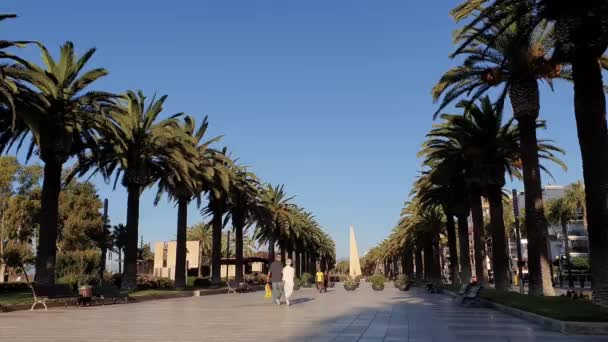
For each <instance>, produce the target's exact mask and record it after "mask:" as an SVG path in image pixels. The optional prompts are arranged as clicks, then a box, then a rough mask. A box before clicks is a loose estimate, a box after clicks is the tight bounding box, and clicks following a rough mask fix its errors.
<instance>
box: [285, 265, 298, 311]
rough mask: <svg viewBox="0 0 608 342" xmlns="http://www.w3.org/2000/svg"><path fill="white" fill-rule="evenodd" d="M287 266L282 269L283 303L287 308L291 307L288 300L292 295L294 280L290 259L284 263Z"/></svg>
mask: <svg viewBox="0 0 608 342" xmlns="http://www.w3.org/2000/svg"><path fill="white" fill-rule="evenodd" d="M285 263H286V264H287V266H285V267H284V268H283V290H284V292H285V303H286V304H287V306H289V305H291V303H290V302H289V299H290V298H291V295H292V294H293V280H294V278H295V269H294V268H293V267H291V263H292V261H291V259H287V261H285Z"/></svg>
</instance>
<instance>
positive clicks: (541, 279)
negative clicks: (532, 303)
mask: <svg viewBox="0 0 608 342" xmlns="http://www.w3.org/2000/svg"><path fill="white" fill-rule="evenodd" d="M510 99H511V105H512V107H513V116H514V117H515V118H516V119H517V122H518V125H519V140H520V154H521V161H522V169H523V181H524V190H525V206H526V229H527V231H528V270H529V272H530V273H529V278H530V283H529V294H531V295H537V296H540V295H547V296H552V295H555V291H554V290H553V284H552V283H551V263H550V260H549V256H548V249H547V235H548V231H547V229H548V228H547V220H546V218H545V210H544V206H543V191H542V183H541V177H540V164H539V161H538V141H537V137H536V119H537V118H538V114H539V112H540V104H539V99H540V95H539V91H538V82H537V81H536V79H535V78H531V79H523V80H515V81H514V82H513V84H512V86H511V91H510Z"/></svg>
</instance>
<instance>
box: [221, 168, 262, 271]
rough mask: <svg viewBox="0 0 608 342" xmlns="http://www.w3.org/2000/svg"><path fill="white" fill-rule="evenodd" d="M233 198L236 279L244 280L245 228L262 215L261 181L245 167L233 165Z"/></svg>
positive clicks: (231, 214)
mask: <svg viewBox="0 0 608 342" xmlns="http://www.w3.org/2000/svg"><path fill="white" fill-rule="evenodd" d="M233 173H234V179H233V182H232V189H231V199H230V204H229V208H228V212H229V215H230V217H231V220H232V226H233V227H234V235H235V253H236V254H235V256H236V262H235V268H236V274H235V279H236V281H243V248H244V240H243V238H244V231H245V228H246V227H247V226H249V225H251V224H253V223H254V222H257V220H259V217H260V210H261V209H260V193H259V181H258V180H257V177H256V176H255V174H253V173H251V172H249V171H248V170H247V169H246V168H245V167H242V166H238V165H235V166H234V167H233Z"/></svg>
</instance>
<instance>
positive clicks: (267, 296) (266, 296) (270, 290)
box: [264, 284, 272, 298]
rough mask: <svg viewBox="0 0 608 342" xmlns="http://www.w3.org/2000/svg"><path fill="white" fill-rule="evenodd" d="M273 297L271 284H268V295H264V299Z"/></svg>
mask: <svg viewBox="0 0 608 342" xmlns="http://www.w3.org/2000/svg"><path fill="white" fill-rule="evenodd" d="M270 297H272V289H271V288H270V284H266V293H265V294H264V298H270Z"/></svg>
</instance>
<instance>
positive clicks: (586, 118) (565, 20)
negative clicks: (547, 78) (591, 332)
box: [454, 0, 608, 305]
mask: <svg viewBox="0 0 608 342" xmlns="http://www.w3.org/2000/svg"><path fill="white" fill-rule="evenodd" d="M514 9H516V11H514ZM531 13H532V14H535V15H537V17H538V19H540V20H542V19H548V20H550V21H551V22H552V23H554V25H555V30H556V35H555V38H556V44H555V49H554V52H553V55H552V60H553V61H554V62H556V63H569V64H570V65H572V81H573V83H574V112H575V118H576V126H577V133H578V138H579V145H580V149H581V157H582V161H583V176H584V182H585V193H586V201H587V203H586V210H587V212H586V221H587V226H588V231H589V237H590V238H589V241H590V254H591V259H592V261H591V273H592V275H593V280H594V281H593V285H592V286H593V300H594V301H595V302H596V303H598V304H603V305H607V304H608V267H606V265H605V263H604V262H603V260H606V259H607V258H608V249H607V248H606V246H607V245H608V234H606V233H605V230H606V227H608V205H606V203H608V153H607V151H608V125H607V122H606V97H605V93H604V85H603V81H602V68H604V69H606V67H608V62H607V59H606V58H605V57H603V54H604V53H605V51H606V48H607V47H608V22H607V21H606V20H605V18H606V17H608V4H607V3H606V1H605V0H594V1H549V0H467V1H464V2H463V4H462V5H461V6H458V7H457V8H456V9H455V10H454V14H455V16H457V18H458V19H463V18H469V17H470V16H471V14H475V16H474V19H473V20H472V21H471V23H470V24H469V25H475V24H476V23H480V22H483V23H484V26H483V28H484V29H482V30H480V34H484V33H485V31H487V30H489V29H491V28H493V27H496V26H499V27H502V26H500V25H504V23H505V21H506V22H507V24H508V23H509V22H512V21H516V20H518V18H519V17H520V16H529V15H530V14H531ZM594 259H595V260H599V261H598V262H595V263H594V262H593V260H594Z"/></svg>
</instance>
